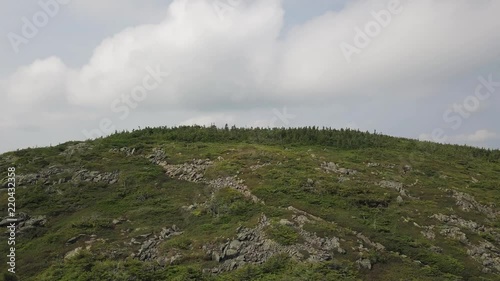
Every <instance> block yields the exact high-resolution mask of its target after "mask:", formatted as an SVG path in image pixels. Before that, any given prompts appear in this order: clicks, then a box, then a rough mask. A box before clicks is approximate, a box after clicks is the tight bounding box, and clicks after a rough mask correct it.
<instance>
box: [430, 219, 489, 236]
mask: <svg viewBox="0 0 500 281" xmlns="http://www.w3.org/2000/svg"><path fill="white" fill-rule="evenodd" d="M431 218H434V219H437V220H439V221H440V222H443V223H446V224H449V225H454V226H459V227H461V228H466V229H469V230H471V231H473V232H476V233H481V232H489V233H493V229H491V228H488V227H485V226H484V225H479V224H478V223H477V222H474V221H468V220H464V219H462V218H459V217H458V216H456V215H451V216H446V215H443V214H435V215H432V216H431Z"/></svg>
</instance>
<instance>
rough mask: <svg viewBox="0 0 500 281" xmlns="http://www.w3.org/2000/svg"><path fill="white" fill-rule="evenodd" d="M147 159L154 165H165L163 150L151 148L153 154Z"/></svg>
mask: <svg viewBox="0 0 500 281" xmlns="http://www.w3.org/2000/svg"><path fill="white" fill-rule="evenodd" d="M147 158H148V159H149V161H150V162H151V163H153V164H155V165H162V166H163V165H166V164H167V163H166V162H165V158H167V154H166V153H165V151H163V149H159V148H153V153H152V154H150V155H148V156H147Z"/></svg>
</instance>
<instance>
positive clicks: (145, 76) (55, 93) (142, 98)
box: [0, 0, 500, 153]
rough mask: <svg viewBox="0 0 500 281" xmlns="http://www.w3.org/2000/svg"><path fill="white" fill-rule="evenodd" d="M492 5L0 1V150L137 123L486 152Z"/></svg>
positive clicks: (497, 91) (491, 106)
mask: <svg viewBox="0 0 500 281" xmlns="http://www.w3.org/2000/svg"><path fill="white" fill-rule="evenodd" d="M498 14H500V1H494V0H474V1H473V0H419V1H415V0H399V1H398V0H352V1H345V0H315V1H306V0H252V1H250V0H171V1H160V0H143V1H132V0H107V1H96V0H39V1H1V2H0V35H2V39H1V40H0V101H1V104H2V105H4V106H3V110H2V112H1V113H0V136H1V142H0V153H2V152H6V151H10V150H16V149H21V148H26V147H36V146H37V147H41V146H47V145H57V144H59V143H64V142H66V141H70V140H86V139H89V138H95V137H99V136H105V135H109V134H110V133H113V132H114V131H115V130H118V131H121V130H125V129H126V130H132V129H137V128H144V127H146V126H177V125H190V124H199V125H211V124H213V123H215V124H216V125H218V126H224V124H226V123H227V124H229V125H233V124H234V125H237V126H246V127H257V126H259V127H297V126H320V127H321V126H327V127H333V128H353V129H360V130H362V131H370V132H373V131H377V132H380V133H383V134H388V135H393V136H400V137H409V138H415V139H421V140H429V141H434V142H441V143H456V144H468V145H473V146H478V147H487V148H496V149H498V148H500V125H499V120H500V111H499V109H500V32H499V30H500V17H498Z"/></svg>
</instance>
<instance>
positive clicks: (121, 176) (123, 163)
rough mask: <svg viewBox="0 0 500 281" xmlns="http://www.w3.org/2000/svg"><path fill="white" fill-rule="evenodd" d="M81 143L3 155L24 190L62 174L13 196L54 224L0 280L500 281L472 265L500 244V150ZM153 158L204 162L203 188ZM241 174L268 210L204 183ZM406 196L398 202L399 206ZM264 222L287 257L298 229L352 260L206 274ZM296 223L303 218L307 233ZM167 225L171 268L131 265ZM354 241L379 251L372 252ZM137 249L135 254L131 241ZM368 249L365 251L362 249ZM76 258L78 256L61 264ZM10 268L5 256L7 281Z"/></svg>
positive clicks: (209, 138) (27, 233)
mask: <svg viewBox="0 0 500 281" xmlns="http://www.w3.org/2000/svg"><path fill="white" fill-rule="evenodd" d="M78 144H79V143H77V142H68V143H65V144H61V145H58V146H56V147H45V148H36V149H23V150H19V151H14V152H9V153H5V154H3V155H1V156H0V173H3V174H0V178H3V179H6V171H7V167H12V166H13V167H16V174H17V180H18V182H22V180H24V181H26V179H25V178H26V177H27V176H28V175H30V174H38V175H40V174H42V173H43V171H46V170H49V169H52V168H53V167H56V168H57V169H61V171H60V172H57V173H55V172H54V173H53V174H51V175H50V176H48V177H49V178H50V180H51V182H49V183H44V182H43V181H42V180H40V179H39V180H38V182H33V183H32V184H28V183H24V184H22V185H21V186H19V187H18V188H17V189H16V207H17V208H16V209H17V210H16V212H17V213H20V212H23V213H26V214H28V215H29V216H31V217H35V216H46V223H45V224H44V225H42V226H35V227H32V228H26V229H24V230H22V231H21V232H20V233H18V236H17V237H16V239H17V240H16V257H17V261H16V272H17V274H16V276H17V277H13V276H10V275H5V276H4V279H5V280H16V279H15V278H17V279H18V280H23V281H24V280H28V281H30V280H37V281H38V280H214V281H215V280H499V278H500V277H499V275H498V272H497V271H495V270H491V271H489V272H488V271H487V270H484V267H483V260H475V259H474V258H473V257H472V256H471V255H470V254H469V253H468V250H469V249H470V248H471V247H472V246H478V245H480V243H483V242H485V241H489V242H490V243H492V244H493V245H496V246H498V245H499V242H500V241H499V235H498V233H500V215H498V216H497V215H487V214H486V213H485V212H486V211H485V210H487V209H488V208H490V210H491V212H493V213H494V212H498V211H499V209H497V208H499V207H498V206H500V205H499V203H500V190H499V186H498V183H499V182H500V168H499V164H500V151H499V150H487V149H479V148H473V147H468V146H456V145H440V144H434V143H430V142H419V141H416V140H411V139H403V138H394V137H389V136H385V135H381V134H371V133H368V132H359V131H355V130H333V129H329V128H321V129H320V128H317V127H307V128H292V129H284V128H283V129H263V128H254V129H244V128H235V127H232V128H229V127H226V128H222V129H221V128H216V127H213V126H212V127H197V126H194V127H176V128H166V127H162V128H146V129H143V130H136V131H133V132H117V133H115V134H113V135H111V136H109V137H106V138H99V139H96V140H92V141H87V142H84V146H83V148H82V149H73V148H74V147H75V145H78ZM124 147H127V148H133V149H134V153H133V154H130V155H127V154H126V153H124V152H121V151H120V150H119V149H120V148H124ZM113 149H115V150H113ZM156 149H158V150H161V151H163V152H164V159H162V161H164V162H165V163H167V164H168V165H180V164H184V163H191V162H192V160H193V159H207V158H208V159H210V161H211V163H212V164H211V165H210V166H209V167H208V168H207V169H206V171H204V179H205V182H200V181H196V182H192V181H186V180H181V179H179V178H178V177H176V176H168V175H166V174H165V169H164V167H162V166H161V165H156V164H153V163H152V162H150V161H149V159H150V158H149V156H150V155H151V154H154V151H155V150H156ZM73 150H74V151H73ZM70 152H71V153H70ZM329 162H333V163H335V164H336V166H337V167H338V168H345V169H351V170H355V171H356V173H350V174H348V173H342V172H338V171H333V170H331V171H327V170H325V168H324V167H323V166H322V165H324V163H329ZM369 163H370V165H369ZM405 166H408V167H410V169H409V170H408V168H405ZM83 169H85V170H87V171H89V172H92V171H96V172H98V173H99V174H102V175H104V174H106V173H108V174H113V173H115V172H116V173H117V174H118V176H117V181H116V182H113V183H112V184H111V183H109V182H106V181H102V180H95V181H94V180H90V181H84V180H78V179H77V178H75V174H76V173H77V171H81V170H83ZM2 171H3V172H2ZM234 176H237V177H238V179H241V180H242V182H243V183H244V185H245V186H246V187H247V188H248V192H251V194H252V195H254V196H256V197H257V198H259V199H260V200H262V201H263V202H264V204H261V203H257V202H254V201H252V199H251V198H250V197H249V196H247V195H245V193H244V192H242V191H241V190H238V189H237V188H235V187H234V186H224V187H220V188H215V187H214V186H211V185H210V184H207V182H210V181H213V180H216V179H220V178H226V177H234ZM40 178H41V177H40ZM4 181H5V180H4ZM52 181H55V182H56V184H53V183H52ZM381 181H390V182H395V183H401V185H402V187H403V188H404V191H405V193H406V194H403V195H401V194H402V193H401V192H400V191H398V190H396V189H394V188H390V187H384V186H383V185H381V184H380V182H381ZM5 191H6V190H5V188H2V189H1V191H0V201H1V202H4V203H2V204H1V205H0V212H1V213H2V214H6V213H7V204H6V203H5V202H7V197H8V195H7V192H5ZM454 192H463V193H465V194H467V195H470V196H473V197H474V200H475V201H476V203H477V204H479V205H480V206H482V207H481V208H476V207H470V208H469V209H470V210H464V209H462V208H461V207H460V206H459V205H457V199H456V198H454V197H453V195H454ZM398 196H401V197H402V199H403V200H404V202H403V203H398V199H397V198H398ZM290 206H292V207H293V208H289V207H290ZM294 210H300V211H294ZM300 212H303V213H300ZM263 214H265V216H266V217H267V218H268V221H269V224H268V225H266V226H265V227H264V229H263V233H264V235H265V238H266V239H272V240H274V241H275V242H277V243H278V244H279V245H280V246H282V247H293V245H296V244H301V243H305V240H304V237H303V236H302V235H301V231H306V232H308V233H314V234H315V235H316V236H317V237H320V238H325V239H326V238H331V237H337V238H338V239H339V241H340V242H339V243H340V246H341V247H342V249H344V250H345V252H337V251H332V253H331V258H329V259H327V260H322V261H319V262H308V261H305V260H298V259H297V258H294V257H291V256H289V255H286V254H283V253H280V254H276V255H274V256H273V257H271V258H270V259H268V260H266V261H265V262H263V263H262V264H257V263H255V264H252V263H247V264H245V265H243V266H239V267H237V268H235V269H234V270H232V271H228V272H222V273H217V274H211V273H210V272H211V269H213V268H216V267H218V266H219V265H220V263H218V262H217V261H216V260H214V258H213V256H212V255H210V254H207V252H208V249H219V248H220V247H221V245H225V244H224V243H228V241H232V240H234V239H235V237H237V235H238V229H240V227H245V228H248V229H254V228H256V227H257V225H258V224H259V220H260V219H261V217H262V215H263ZM301 214H305V215H303V218H302V219H303V222H302V226H301V227H299V226H298V225H299V224H298V223H297V221H298V220H299V219H298V218H297V217H298V216H300V215H301ZM435 214H443V215H446V216H451V215H455V216H457V217H458V218H461V219H463V220H464V221H472V222H475V223H477V224H478V225H479V226H481V227H484V228H477V229H479V230H477V229H475V230H472V229H469V228H467V227H465V226H460V225H454V224H451V223H448V224H447V223H444V222H441V221H438V220H437V219H435V218H431V216H433V215H435ZM499 214H500V213H499ZM285 219H286V221H284V220H285ZM287 221H288V222H293V224H288V223H286V222H287ZM283 222H285V223H283ZM173 225H175V226H177V227H178V228H179V229H180V232H182V234H179V235H174V236H172V237H169V238H168V239H165V240H162V241H160V242H159V244H158V245H157V249H158V254H159V255H161V256H165V257H167V258H168V260H167V261H166V262H164V263H163V264H162V263H161V262H158V261H141V260H139V259H138V258H137V257H136V256H132V254H137V253H138V252H139V249H140V248H141V246H142V243H143V242H144V241H147V239H152V238H153V237H155V236H156V237H158V236H159V235H160V233H162V231H164V229H165V228H169V227H172V226H173ZM431 226H433V228H432V229H431V230H430V231H431V232H432V233H433V234H434V235H435V237H434V238H427V237H426V236H424V235H423V234H422V232H425V231H426V230H427V228H426V227H431ZM452 227H456V228H458V231H459V233H463V234H464V235H466V238H467V241H460V240H459V239H458V238H456V239H454V238H451V237H452V236H450V235H448V236H447V235H446V234H443V233H450V231H451V230H453V229H452ZM481 229H487V231H483V230H481ZM447 231H448V232H447ZM359 234H362V235H363V236H364V237H366V238H367V239H369V240H370V241H373V242H374V243H379V244H381V245H383V246H384V247H385V250H383V251H381V250H377V249H376V247H375V246H373V245H370V244H369V243H367V242H366V241H364V240H363V239H364V238H360V237H361V236H358V235H359ZM75 237H77V239H75V241H71V242H72V243H67V242H68V240H69V239H70V238H75ZM138 237H147V238H144V239H143V240H140V238H138ZM132 238H134V239H136V240H137V241H140V242H135V243H134V242H132ZM92 239H94V240H92ZM467 243H468V244H467ZM360 244H362V245H363V248H365V249H366V250H365V249H362V250H360V249H359V246H360ZM471 245H472V246H471ZM77 247H81V248H82V249H81V251H79V252H78V254H76V255H75V256H74V257H72V258H66V259H65V255H66V254H67V253H68V252H70V251H72V250H74V249H75V248H77ZM87 247H88V249H87ZM7 250H8V245H7V243H4V242H2V243H0V251H1V252H2V253H5V252H7ZM490 254H492V255H493V254H494V253H490ZM304 256H305V257H306V258H307V257H308V255H304ZM360 260H366V261H369V262H370V263H371V264H372V267H371V269H367V268H364V267H362V266H359V265H358V264H359V261H360ZM6 261H7V260H6V256H5V255H2V256H1V257H0V269H2V272H5V271H6V268H7V267H6ZM171 261H172V262H171ZM207 270H208V271H207Z"/></svg>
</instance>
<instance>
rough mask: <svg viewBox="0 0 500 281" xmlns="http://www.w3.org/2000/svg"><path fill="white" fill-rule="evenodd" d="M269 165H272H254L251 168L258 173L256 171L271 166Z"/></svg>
mask: <svg viewBox="0 0 500 281" xmlns="http://www.w3.org/2000/svg"><path fill="white" fill-rule="evenodd" d="M269 165H271V163H264V164H256V165H252V166H250V170H252V171H256V170H258V169H260V168H263V167H266V166H269Z"/></svg>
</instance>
